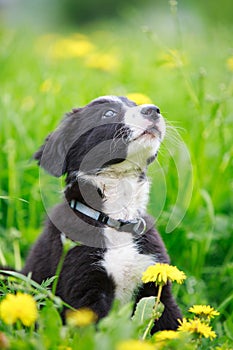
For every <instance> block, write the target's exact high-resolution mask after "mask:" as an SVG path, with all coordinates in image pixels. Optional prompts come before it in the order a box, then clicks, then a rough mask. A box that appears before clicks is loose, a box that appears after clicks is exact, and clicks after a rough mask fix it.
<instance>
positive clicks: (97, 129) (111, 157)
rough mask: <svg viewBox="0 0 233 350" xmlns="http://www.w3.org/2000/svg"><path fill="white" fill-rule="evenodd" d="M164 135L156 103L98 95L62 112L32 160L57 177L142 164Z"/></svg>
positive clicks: (135, 166)
mask: <svg viewBox="0 0 233 350" xmlns="http://www.w3.org/2000/svg"><path fill="white" fill-rule="evenodd" d="M164 135H165V122H164V120H163V117H162V116H161V114H160V110H159V108H158V107H156V106H154V105H139V106H138V105H136V104H135V103H134V102H132V101H130V100H128V99H127V98H125V97H116V96H103V97H99V98H97V99H95V100H93V101H91V102H90V103H89V104H88V105H86V106H85V107H83V108H78V109H73V111H72V112H71V113H68V114H67V115H66V116H65V118H64V119H63V121H62V122H61V124H60V125H59V126H58V128H57V129H56V130H55V131H54V132H52V133H51V134H50V135H49V136H48V137H47V138H46V140H45V143H44V145H42V146H41V148H40V149H39V150H38V151H37V152H36V153H35V159H36V160H38V163H39V164H40V165H41V166H42V167H43V168H44V169H45V170H47V171H48V172H49V173H51V174H52V175H54V176H57V177H59V176H61V175H62V174H65V173H67V174H70V173H71V172H74V171H75V172H79V171H82V172H97V171H99V170H102V169H104V168H107V167H109V166H111V165H112V164H121V166H122V165H123V164H127V167H133V168H138V169H143V168H145V166H146V165H147V164H148V163H149V162H151V161H152V160H153V159H154V158H155V156H156V154H157V151H158V148H159V146H160V143H161V141H162V140H163V137H164Z"/></svg>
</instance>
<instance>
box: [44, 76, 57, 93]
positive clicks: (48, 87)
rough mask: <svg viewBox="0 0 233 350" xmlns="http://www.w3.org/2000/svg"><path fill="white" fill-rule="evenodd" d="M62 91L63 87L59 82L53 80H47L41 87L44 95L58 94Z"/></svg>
mask: <svg viewBox="0 0 233 350" xmlns="http://www.w3.org/2000/svg"><path fill="white" fill-rule="evenodd" d="M60 90H61V85H60V84H59V83H57V82H54V81H52V79H46V80H44V81H43V83H42V84H41V85H40V91H41V92H43V93H46V92H52V93H55V94H56V93H58V92H59V91H60Z"/></svg>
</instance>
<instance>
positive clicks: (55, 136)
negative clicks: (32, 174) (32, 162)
mask: <svg viewBox="0 0 233 350" xmlns="http://www.w3.org/2000/svg"><path fill="white" fill-rule="evenodd" d="M34 159H36V160H37V161H38V164H39V165H40V166H41V167H42V168H44V169H45V170H46V171H48V172H49V173H50V174H51V175H53V176H56V177H60V176H61V175H63V174H64V173H65V172H66V154H65V152H64V150H63V145H62V141H61V140H60V137H59V131H54V132H53V133H51V134H49V135H48V136H47V138H46V139H45V143H44V144H43V145H42V146H41V147H40V148H39V149H38V151H37V152H36V153H35V154H34Z"/></svg>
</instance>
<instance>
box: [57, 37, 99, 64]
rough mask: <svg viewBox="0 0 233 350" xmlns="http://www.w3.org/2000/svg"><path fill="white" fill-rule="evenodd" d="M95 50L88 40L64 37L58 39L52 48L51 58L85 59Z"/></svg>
mask: <svg viewBox="0 0 233 350" xmlns="http://www.w3.org/2000/svg"><path fill="white" fill-rule="evenodd" d="M93 49H94V45H93V44H92V43H91V42H90V41H89V40H88V39H82V38H80V39H76V38H75V37H74V38H73V37H68V38H66V37H64V38H59V39H57V40H56V41H55V42H54V43H52V45H51V47H50V56H51V57H52V58H55V59H69V58H76V57H84V56H86V55H88V54H90V52H91V51H92V50H93Z"/></svg>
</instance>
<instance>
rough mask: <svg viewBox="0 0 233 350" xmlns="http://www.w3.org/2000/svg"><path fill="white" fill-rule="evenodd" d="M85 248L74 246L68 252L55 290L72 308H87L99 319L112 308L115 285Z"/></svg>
mask: <svg viewBox="0 0 233 350" xmlns="http://www.w3.org/2000/svg"><path fill="white" fill-rule="evenodd" d="M84 250H85V248H84V247H77V248H74V250H73V251H71V252H70V253H69V254H68V255H67V258H66V259H65V262H64V265H63V268H62V271H61V274H60V276H59V280H58V285H57V291H56V294H57V295H58V296H60V297H61V298H62V299H63V300H64V301H65V302H66V303H68V304H69V305H71V306H72V307H74V308H75V309H80V308H83V307H86V308H90V309H91V310H93V311H94V312H95V313H96V314H97V316H98V319H101V318H103V317H104V316H106V315H107V314H108V312H109V311H110V309H111V306H112V303H113V299H114V290H115V286H114V282H113V280H112V279H111V277H109V276H108V275H107V273H106V271H105V269H104V268H101V266H100V265H99V264H98V263H96V261H93V260H94V254H91V255H89V254H86V252H84ZM86 250H91V248H86Z"/></svg>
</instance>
